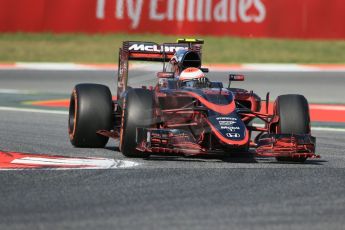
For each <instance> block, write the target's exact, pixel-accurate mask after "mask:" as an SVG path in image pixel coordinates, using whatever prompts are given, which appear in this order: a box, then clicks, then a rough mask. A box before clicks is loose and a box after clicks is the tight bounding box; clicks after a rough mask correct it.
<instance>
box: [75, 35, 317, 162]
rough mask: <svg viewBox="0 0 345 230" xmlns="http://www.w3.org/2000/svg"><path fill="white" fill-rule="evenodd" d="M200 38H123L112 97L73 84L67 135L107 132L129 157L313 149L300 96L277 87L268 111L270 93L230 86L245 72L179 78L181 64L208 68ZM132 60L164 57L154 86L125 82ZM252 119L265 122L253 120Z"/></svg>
mask: <svg viewBox="0 0 345 230" xmlns="http://www.w3.org/2000/svg"><path fill="white" fill-rule="evenodd" d="M202 44H203V41H202V40H198V39H179V40H178V41H177V43H164V44H161V45H159V44H156V43H153V42H134V41H125V42H123V46H122V48H120V50H119V63H118V80H117V95H116V97H114V98H113V97H112V95H111V92H110V90H109V88H108V87H107V86H104V85H99V84H78V85H76V86H75V87H74V89H73V92H72V95H71V101H70V108H69V125H68V127H69V137H70V141H71V143H72V144H73V145H74V146H76V147H93V148H100V147H104V146H105V145H106V144H107V142H108V139H109V138H114V139H119V149H120V151H121V152H122V153H123V154H124V155H125V156H127V157H147V156H148V155H152V154H156V155H164V154H174V155H175V154H180V155H184V156H191V155H193V156H195V155H201V154H203V155H204V154H212V153H216V154H219V153H222V154H231V153H240V154H241V153H248V151H250V152H254V153H255V154H256V155H257V156H270V157H276V159H277V160H278V161H297V162H304V161H305V160H306V159H307V158H314V157H318V156H317V155H315V138H314V137H313V136H312V135H311V130H310V118H309V107H308V102H307V100H306V98H305V97H304V96H302V95H296V94H289V95H281V96H279V97H278V98H277V99H276V100H275V102H274V106H273V112H271V113H269V109H268V105H269V94H267V95H266V98H265V99H264V100H262V99H261V98H260V97H259V96H258V95H256V94H255V93H253V92H252V91H247V90H245V89H240V88H231V87H230V83H231V82H232V81H242V80H244V76H243V75H238V74H230V75H229V76H228V78H229V79H228V80H229V85H228V87H224V86H223V83H222V82H213V81H207V82H206V84H202V85H198V84H197V82H195V84H193V80H192V81H191V82H189V84H183V83H181V79H179V75H180V74H181V73H182V71H184V70H185V69H187V68H194V69H198V70H200V71H202V72H203V73H207V72H208V69H207V68H203V67H202V65H201V48H202ZM132 60H135V61H153V62H157V61H158V62H162V65H163V68H162V72H158V73H157V80H156V82H157V84H156V85H155V86H151V87H146V86H142V87H140V88H132V87H130V86H129V85H128V76H129V67H130V65H129V61H132ZM190 83H192V84H190ZM204 83H205V82H204ZM261 107H263V109H261ZM254 119H255V120H260V121H262V122H261V123H262V124H264V125H260V126H259V125H255V124H256V123H255V122H253V120H254Z"/></svg>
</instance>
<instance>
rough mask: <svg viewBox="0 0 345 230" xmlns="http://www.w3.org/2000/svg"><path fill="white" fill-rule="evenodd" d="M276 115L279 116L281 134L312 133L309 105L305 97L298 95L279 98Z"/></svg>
mask: <svg viewBox="0 0 345 230" xmlns="http://www.w3.org/2000/svg"><path fill="white" fill-rule="evenodd" d="M276 113H277V115H279V123H278V131H279V133H281V134H308V133H310V117H309V105H308V101H307V99H306V98H305V97H304V96H302V95H298V94H288V95H281V96H279V97H278V98H277V100H276Z"/></svg>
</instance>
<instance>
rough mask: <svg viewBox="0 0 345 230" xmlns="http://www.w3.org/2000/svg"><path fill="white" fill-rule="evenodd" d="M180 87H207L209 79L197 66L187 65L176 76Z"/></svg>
mask: <svg viewBox="0 0 345 230" xmlns="http://www.w3.org/2000/svg"><path fill="white" fill-rule="evenodd" d="M178 81H179V85H180V86H181V87H197V88H207V87H208V86H209V84H210V81H209V80H208V78H207V77H206V76H205V74H204V73H203V72H202V71H201V70H200V69H198V68H195V67H189V68H187V69H185V70H183V71H182V72H181V74H180V76H179V78H178Z"/></svg>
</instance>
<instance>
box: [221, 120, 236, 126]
mask: <svg viewBox="0 0 345 230" xmlns="http://www.w3.org/2000/svg"><path fill="white" fill-rule="evenodd" d="M235 123H236V121H219V124H220V125H232V124H235Z"/></svg>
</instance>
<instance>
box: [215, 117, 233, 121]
mask: <svg viewBox="0 0 345 230" xmlns="http://www.w3.org/2000/svg"><path fill="white" fill-rule="evenodd" d="M216 120H218V121H219V120H230V121H237V118H236V117H217V118H216Z"/></svg>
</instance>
